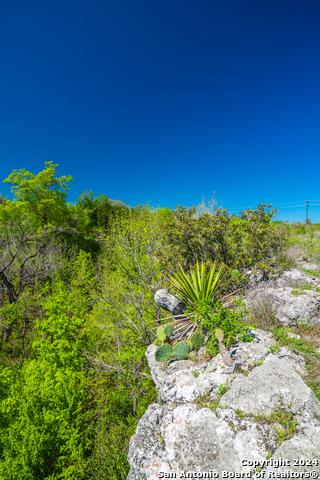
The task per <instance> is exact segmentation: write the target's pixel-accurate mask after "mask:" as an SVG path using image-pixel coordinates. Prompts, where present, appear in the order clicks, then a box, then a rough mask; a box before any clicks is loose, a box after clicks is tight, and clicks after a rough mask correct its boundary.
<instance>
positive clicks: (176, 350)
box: [172, 342, 190, 360]
mask: <svg viewBox="0 0 320 480" xmlns="http://www.w3.org/2000/svg"><path fill="white" fill-rule="evenodd" d="M189 351H190V347H189V345H188V344H187V342H179V343H177V344H176V345H175V346H174V347H173V349H172V355H173V356H174V358H176V359H177V360H182V359H184V358H187V356H188V354H189Z"/></svg>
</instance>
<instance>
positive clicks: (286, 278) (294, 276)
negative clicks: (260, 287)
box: [275, 268, 320, 287]
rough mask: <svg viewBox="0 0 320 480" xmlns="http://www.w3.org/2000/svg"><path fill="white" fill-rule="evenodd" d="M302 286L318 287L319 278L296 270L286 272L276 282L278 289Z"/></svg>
mask: <svg viewBox="0 0 320 480" xmlns="http://www.w3.org/2000/svg"><path fill="white" fill-rule="evenodd" d="M302 285H309V286H311V287H318V286H319V285H320V281H319V278H318V277H314V276H312V275H308V274H306V273H304V272H301V271H300V270H297V269H295V268H294V269H292V270H288V271H287V272H284V273H283V274H282V275H281V276H280V277H279V278H278V279H276V281H275V286H276V287H300V286H302Z"/></svg>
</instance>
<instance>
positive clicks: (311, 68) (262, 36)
mask: <svg viewBox="0 0 320 480" xmlns="http://www.w3.org/2000/svg"><path fill="white" fill-rule="evenodd" d="M0 65H1V75H0V174H1V175H0V176H1V179H2V180H4V179H5V178H6V177H7V176H8V175H9V174H10V173H11V172H12V170H13V169H19V168H22V167H24V168H26V169H27V170H31V171H32V172H34V173H37V172H39V171H40V170H42V169H43V168H44V162H45V161H53V162H54V163H58V164H59V165H60V167H59V170H58V171H59V174H61V175H69V174H70V175H72V176H73V177H74V182H73V183H72V184H71V190H70V195H69V201H71V202H74V201H76V199H77V198H78V197H79V195H80V194H81V193H83V191H84V190H90V189H91V190H93V192H94V194H95V195H99V194H102V193H104V194H106V195H107V196H108V197H109V198H113V199H119V200H122V201H123V202H125V203H126V204H129V205H131V206H135V205H138V204H141V203H147V202H149V201H151V202H152V203H153V204H154V205H158V204H159V203H160V205H161V206H168V207H173V206H175V205H177V204H182V205H186V206H191V205H195V204H197V203H198V202H199V201H200V200H201V197H202V196H205V197H210V196H211V195H212V193H213V192H214V191H215V192H216V198H217V199H218V200H220V201H222V203H223V206H224V207H227V208H230V209H232V211H234V212H235V213H236V211H237V209H242V208H245V207H255V206H256V205H257V204H258V203H266V202H270V203H273V204H274V205H280V204H287V203H289V202H291V204H293V202H297V205H299V204H303V203H305V201H306V200H313V202H311V203H318V204H320V2H319V0H307V1H302V0H286V1H285V0H267V1H257V0H241V1H240V0H219V1H217V0H206V1H204V0H192V1H190V0H170V1H169V0H161V1H150V0H134V1H133V0H131V1H128V0H116V1H115V0H113V1H109V0H101V1H98V0H90V1H89V0H86V1H84V0H76V1H71V0H63V1H62V0H54V1H48V0H39V1H35V0H28V1H25V0H21V1H17V0H10V1H2V2H0ZM0 192H2V193H3V195H8V194H9V192H10V190H9V186H8V185H6V184H2V187H1V185H0ZM9 198H11V195H9ZM284 206H286V205H284ZM309 217H310V219H311V220H312V221H313V222H319V221H320V205H319V206H314V207H311V208H310V215H309ZM278 218H279V219H287V218H288V219H290V220H292V221H294V220H302V221H303V220H304V219H305V208H304V207H299V208H296V209H295V208H287V209H284V208H282V209H281V212H280V214H278Z"/></svg>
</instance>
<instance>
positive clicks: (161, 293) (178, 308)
mask: <svg viewBox="0 0 320 480" xmlns="http://www.w3.org/2000/svg"><path fill="white" fill-rule="evenodd" d="M154 300H155V302H156V304H157V305H159V307H161V308H163V309H164V310H167V312H170V313H172V315H180V314H182V313H184V312H185V310H186V306H185V304H184V303H182V302H180V300H178V299H177V298H176V297H174V296H173V295H171V293H169V292H168V291H167V290H165V289H161V290H158V291H157V292H156V293H155V295H154Z"/></svg>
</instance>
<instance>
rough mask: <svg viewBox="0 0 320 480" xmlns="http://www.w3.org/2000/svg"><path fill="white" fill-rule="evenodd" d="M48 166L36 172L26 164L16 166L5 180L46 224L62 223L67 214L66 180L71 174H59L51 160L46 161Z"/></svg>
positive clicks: (19, 199)
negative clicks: (18, 168) (57, 175)
mask: <svg viewBox="0 0 320 480" xmlns="http://www.w3.org/2000/svg"><path fill="white" fill-rule="evenodd" d="M45 166H46V168H45V170H43V171H42V172H40V173H38V175H35V174H33V173H31V172H28V171H27V170H25V169H24V168H22V169H20V170H13V172H12V173H11V175H9V177H8V178H6V179H5V180H4V182H5V183H11V184H12V187H11V191H12V193H14V195H15V200H16V202H18V203H20V204H23V205H25V206H26V207H27V209H28V211H31V212H33V213H34V214H36V216H37V217H38V218H39V219H40V221H41V223H42V224H43V225H53V224H60V223H62V222H64V221H65V216H66V215H67V205H66V197H67V191H68V190H69V188H68V186H67V184H68V183H69V182H70V181H72V180H73V178H72V177H71V176H69V177H66V176H62V177H56V176H55V174H56V167H58V165H53V164H52V162H45Z"/></svg>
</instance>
